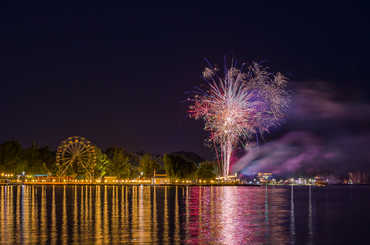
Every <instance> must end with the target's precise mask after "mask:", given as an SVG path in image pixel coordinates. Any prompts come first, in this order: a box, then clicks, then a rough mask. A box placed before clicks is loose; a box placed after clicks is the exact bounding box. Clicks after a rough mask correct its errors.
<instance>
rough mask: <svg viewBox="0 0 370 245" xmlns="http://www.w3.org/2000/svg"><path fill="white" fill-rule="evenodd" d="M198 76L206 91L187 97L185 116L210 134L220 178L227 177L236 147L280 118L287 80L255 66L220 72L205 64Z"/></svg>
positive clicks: (285, 103)
mask: <svg viewBox="0 0 370 245" xmlns="http://www.w3.org/2000/svg"><path fill="white" fill-rule="evenodd" d="M202 76H203V78H204V80H205V81H206V89H204V90H202V89H198V90H197V91H195V92H194V95H193V96H192V97H191V98H188V101H189V102H190V105H189V111H188V112H189V115H190V117H192V118H195V119H203V120H204V122H205V130H207V131H209V132H210V137H209V139H208V140H209V142H210V143H212V145H213V146H214V147H215V150H216V153H217V155H218V156H219V155H220V157H221V159H219V167H220V170H221V174H222V175H223V176H225V177H226V176H228V175H229V168H230V158H231V153H232V151H233V148H234V147H235V145H236V144H238V143H240V142H242V141H245V140H250V139H251V138H252V137H253V136H258V135H263V134H264V133H266V132H268V131H269V129H271V128H272V127H274V126H277V125H279V122H280V121H281V120H282V119H283V118H284V115H285V111H286V109H287V107H288V103H289V97H288V93H287V92H286V84H287V79H286V77H285V76H284V75H282V74H281V73H276V74H273V73H271V72H269V71H268V68H267V67H263V66H261V65H260V64H258V63H252V64H251V65H249V66H247V65H246V64H245V63H242V64H238V63H237V62H235V61H232V62H231V65H230V66H229V67H228V66H227V65H226V64H225V68H224V71H223V72H222V71H220V70H219V69H218V68H217V67H215V66H213V65H211V64H208V66H206V67H205V69H204V71H203V73H202Z"/></svg>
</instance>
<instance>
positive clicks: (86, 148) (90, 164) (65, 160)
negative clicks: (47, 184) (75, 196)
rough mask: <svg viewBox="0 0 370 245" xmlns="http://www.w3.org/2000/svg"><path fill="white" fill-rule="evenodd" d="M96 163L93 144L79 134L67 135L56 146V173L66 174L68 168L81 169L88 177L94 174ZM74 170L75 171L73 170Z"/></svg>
mask: <svg viewBox="0 0 370 245" xmlns="http://www.w3.org/2000/svg"><path fill="white" fill-rule="evenodd" d="M95 164H96V149H95V146H94V145H93V144H92V143H91V142H90V141H89V140H87V139H86V138H84V137H79V136H72V137H68V138H67V139H65V140H63V141H62V142H61V143H60V145H59V146H58V148H57V153H56V165H57V168H58V171H57V175H58V176H63V175H66V173H67V170H68V169H71V168H72V169H74V170H77V169H81V170H83V172H84V174H86V175H87V176H89V177H93V176H94V167H95ZM75 172H76V171H75Z"/></svg>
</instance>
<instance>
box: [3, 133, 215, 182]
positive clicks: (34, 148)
mask: <svg viewBox="0 0 370 245" xmlns="http://www.w3.org/2000/svg"><path fill="white" fill-rule="evenodd" d="M216 166H217V164H216V163H215V162H213V161H205V160H204V159H202V158H201V157H199V156H198V155H197V154H195V153H192V152H173V153H166V154H163V155H159V154H157V155H155V154H150V153H144V152H139V153H138V152H129V151H127V150H125V149H124V148H122V147H109V148H107V149H106V150H102V149H99V148H98V147H96V164H95V168H94V175H95V177H96V178H99V177H104V176H116V177H118V178H137V177H145V178H150V177H152V176H153V175H154V172H157V173H158V172H160V173H164V172H165V173H166V174H167V175H168V177H170V178H201V179H211V178H214V177H216V175H217V167H216ZM57 170H58V167H57V164H56V153H55V151H52V150H51V149H50V148H49V147H48V146H44V147H40V146H38V145H37V144H36V143H33V144H32V145H31V146H30V147H28V148H24V147H23V146H22V145H21V144H20V143H19V142H18V141H16V140H11V141H6V142H4V143H2V144H0V172H7V173H13V174H22V172H25V173H26V174H48V175H51V176H52V175H55V174H56V173H57ZM66 175H69V176H73V177H84V176H85V172H84V169H83V168H82V167H81V166H78V165H77V166H74V167H71V168H69V169H68V171H67V173H66Z"/></svg>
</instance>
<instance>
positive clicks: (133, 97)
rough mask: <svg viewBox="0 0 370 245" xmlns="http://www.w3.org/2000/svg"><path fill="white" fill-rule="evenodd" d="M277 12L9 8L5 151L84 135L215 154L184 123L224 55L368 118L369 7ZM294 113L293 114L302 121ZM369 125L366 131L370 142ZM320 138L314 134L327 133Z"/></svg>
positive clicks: (270, 8)
mask: <svg viewBox="0 0 370 245" xmlns="http://www.w3.org/2000/svg"><path fill="white" fill-rule="evenodd" d="M51 2H53V4H54V1H51ZM272 2H273V3H269V4H264V5H258V6H257V5H251V4H250V3H249V2H248V4H245V5H237V4H232V5H231V6H228V5H227V4H228V3H227V2H224V4H223V5H218V6H217V5H215V4H213V5H205V6H202V5H197V7H196V8H160V7H159V6H156V8H149V6H148V8H124V6H104V5H101V4H103V3H104V1H99V3H96V4H94V1H90V2H88V3H89V4H82V3H81V4H80V3H77V2H75V3H74V5H73V6H64V5H62V4H61V5H57V4H55V5H37V4H36V3H35V1H25V2H21V1H9V2H8V3H6V1H5V2H1V4H0V6H1V12H0V30H1V38H0V49H1V52H0V65H1V73H0V84H1V85H0V86H1V87H0V91H1V96H0V103H1V121H0V125H1V132H2V133H1V135H0V141H1V142H3V141H5V140H9V139H17V140H19V141H20V142H21V143H22V144H23V145H25V146H27V145H30V144H31V143H32V142H33V141H36V142H38V143H39V144H40V145H49V146H50V147H51V148H55V147H56V145H58V144H59V142H60V141H61V140H63V139H64V138H66V137H68V136H73V135H79V136H85V137H87V138H88V139H90V140H91V141H93V142H94V143H95V144H96V145H98V146H99V147H101V148H107V147H109V146H123V147H125V148H127V149H128V150H131V151H141V150H142V151H146V152H151V153H165V152H173V151H180V150H183V151H193V152H197V153H200V154H201V155H203V156H209V150H208V149H207V148H206V147H205V146H204V144H203V142H204V139H205V137H206V133H205V132H203V130H202V123H201V122H200V121H194V120H192V119H189V118H188V117H187V115H186V103H185V102H184V101H185V99H186V92H187V91H191V90H192V89H193V88H194V87H195V86H197V85H198V84H200V83H201V71H202V69H203V68H204V65H205V63H204V58H208V59H209V60H211V61H212V62H213V63H217V64H221V65H222V63H223V57H224V56H225V55H227V56H229V57H230V56H233V55H234V56H236V57H238V58H240V59H243V60H245V61H251V60H256V61H260V62H263V63H264V64H267V65H269V66H270V67H271V68H272V70H273V71H281V72H283V73H284V74H286V75H287V76H288V77H289V78H290V79H291V81H292V84H294V86H293V87H292V89H294V88H298V89H296V90H295V92H294V94H296V95H299V94H301V93H300V92H302V91H303V92H302V93H303V94H304V95H305V96H310V93H307V88H316V87H319V90H320V91H322V87H323V86H318V85H317V84H325V85H324V87H326V88H330V89H326V90H325V91H328V90H329V91H330V96H329V95H327V94H324V95H323V94H322V93H321V94H319V93H317V91H316V90H315V91H316V92H312V93H311V95H313V99H317V98H318V97H317V96H319V98H322V97H320V96H321V95H323V96H324V97H325V98H333V100H335V101H336V103H337V104H341V103H342V102H343V103H347V101H349V100H350V101H351V103H350V104H352V105H353V104H356V105H357V104H361V105H363V106H364V108H367V107H366V105H368V101H369V100H368V97H369V87H370V85H369V84H370V83H369V79H368V77H369V65H370V62H369V57H370V56H369V54H370V52H369V51H370V48H369V44H370V26H369V21H370V20H369V11H370V9H369V7H368V6H364V5H355V4H353V5H350V4H348V5H341V4H339V3H335V5H333V4H330V5H329V4H328V5H324V4H323V3H320V4H317V5H316V4H313V3H311V1H309V3H306V4H304V3H302V2H300V1H299V2H298V3H297V4H296V5H291V4H289V5H287V4H286V5H285V4H284V3H282V2H281V1H278V2H276V1H272ZM312 83H314V84H315V86H311V84H312ZM304 88H306V90H304ZM297 91H298V92H297ZM305 98H306V100H305V103H310V102H309V101H312V100H311V99H310V98H309V97H308V99H307V97H305ZM302 101H303V100H302ZM302 101H301V102H302ZM316 101H317V100H316ZM352 101H355V102H353V103H352ZM302 103H303V102H302ZM300 105H301V106H303V107H304V108H307V107H309V106H307V105H305V104H300ZM294 106H295V105H294V104H293V105H292V107H293V108H294ZM316 106H317V107H318V108H320V106H321V104H317V105H316ZM303 107H302V108H303ZM317 107H316V109H317ZM346 108H347V107H346ZM351 108H352V107H349V108H347V110H349V111H351ZM325 109H327V110H329V112H331V109H330V108H327V107H325ZM296 110H297V109H296V108H294V109H293V112H292V113H290V114H289V115H292V114H293V115H294V116H295V117H297V116H300V115H301V116H302V114H299V112H297V111H296ZM364 110H365V111H360V112H358V114H360V115H364V113H367V112H369V111H367V109H364ZM305 113H306V114H304V115H307V113H308V112H305ZM310 113H312V111H310ZM324 113H325V112H324ZM329 114H330V113H329ZM315 115H317V114H315ZM356 115H357V114H356ZM347 116H351V115H342V117H341V119H340V120H341V122H342V123H340V124H338V127H336V128H339V129H340V128H341V127H344V128H346V127H349V125H352V124H347V123H344V124H343V121H347V119H348V118H347ZM360 118H361V117H359V119H358V120H360ZM365 118H366V117H365ZM288 119H289V118H288ZM296 119H297V118H296ZM319 119H322V118H319ZM319 119H318V120H319ZM334 119H335V118H334ZM342 119H343V120H342ZM318 120H315V121H314V122H312V124H310V127H307V125H306V127H300V126H297V125H298V124H299V120H291V121H289V120H288V121H287V123H286V125H285V126H283V127H282V128H283V129H282V130H283V131H284V132H286V131H289V130H290V129H291V130H293V131H296V130H297V128H299V130H302V128H303V130H307V129H308V128H309V129H311V128H312V127H314V125H315V123H317V122H318ZM323 120H324V121H325V120H326V119H325V117H324V119H323ZM361 120H362V119H361ZM361 120H360V121H361ZM364 120H365V121H363V120H362V121H361V125H362V126H361V127H359V128H360V129H363V131H366V132H367V129H368V126H367V125H369V124H367V122H368V121H370V120H369V118H368V116H367V118H366V119H364ZM333 121H336V120H333ZM319 124H320V123H319ZM299 125H304V123H301V124H299ZM312 125H313V126H312ZM334 125H335V123H334ZM343 125H344V126H343ZM356 125H357V124H356ZM318 128H319V129H318V130H311V131H315V132H324V131H325V126H320V127H318ZM339 131H340V130H339ZM360 132H362V131H361V130H360ZM329 135H331V134H329ZM369 135H370V134H369ZM330 137H331V139H332V135H331V136H330ZM367 140H368V139H367ZM365 142H370V141H369V140H368V141H366V140H365Z"/></svg>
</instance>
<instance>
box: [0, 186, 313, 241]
mask: <svg viewBox="0 0 370 245" xmlns="http://www.w3.org/2000/svg"><path fill="white" fill-rule="evenodd" d="M288 190H289V189H286V188H271V187H231V186H230V187H204V186H203V187H185V186H184V187H181V186H177V187H166V186H163V187H162V186H157V187H151V186H100V185H98V186H93V185H91V186H88V185H86V186H83V185H79V186H77V185H76V186H59V185H58V186H27V185H26V186H22V185H18V186H10V185H9V186H0V244H12V243H13V244H108V243H109V244H122V243H137V244H143V243H154V244H163V243H164V244H167V243H172V244H183V243H188V244H205V243H207V244H210V243H211V244H284V243H288V242H289V241H293V242H294V236H295V220H294V218H295V216H294V200H293V187H292V189H291V197H290V200H289V194H288V193H289V191H288ZM309 197H310V198H309V203H310V204H309V205H310V206H309V218H310V219H309V229H310V233H309V234H310V236H312V204H311V190H310V192H309ZM289 203H290V205H289ZM289 209H290V212H289Z"/></svg>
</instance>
